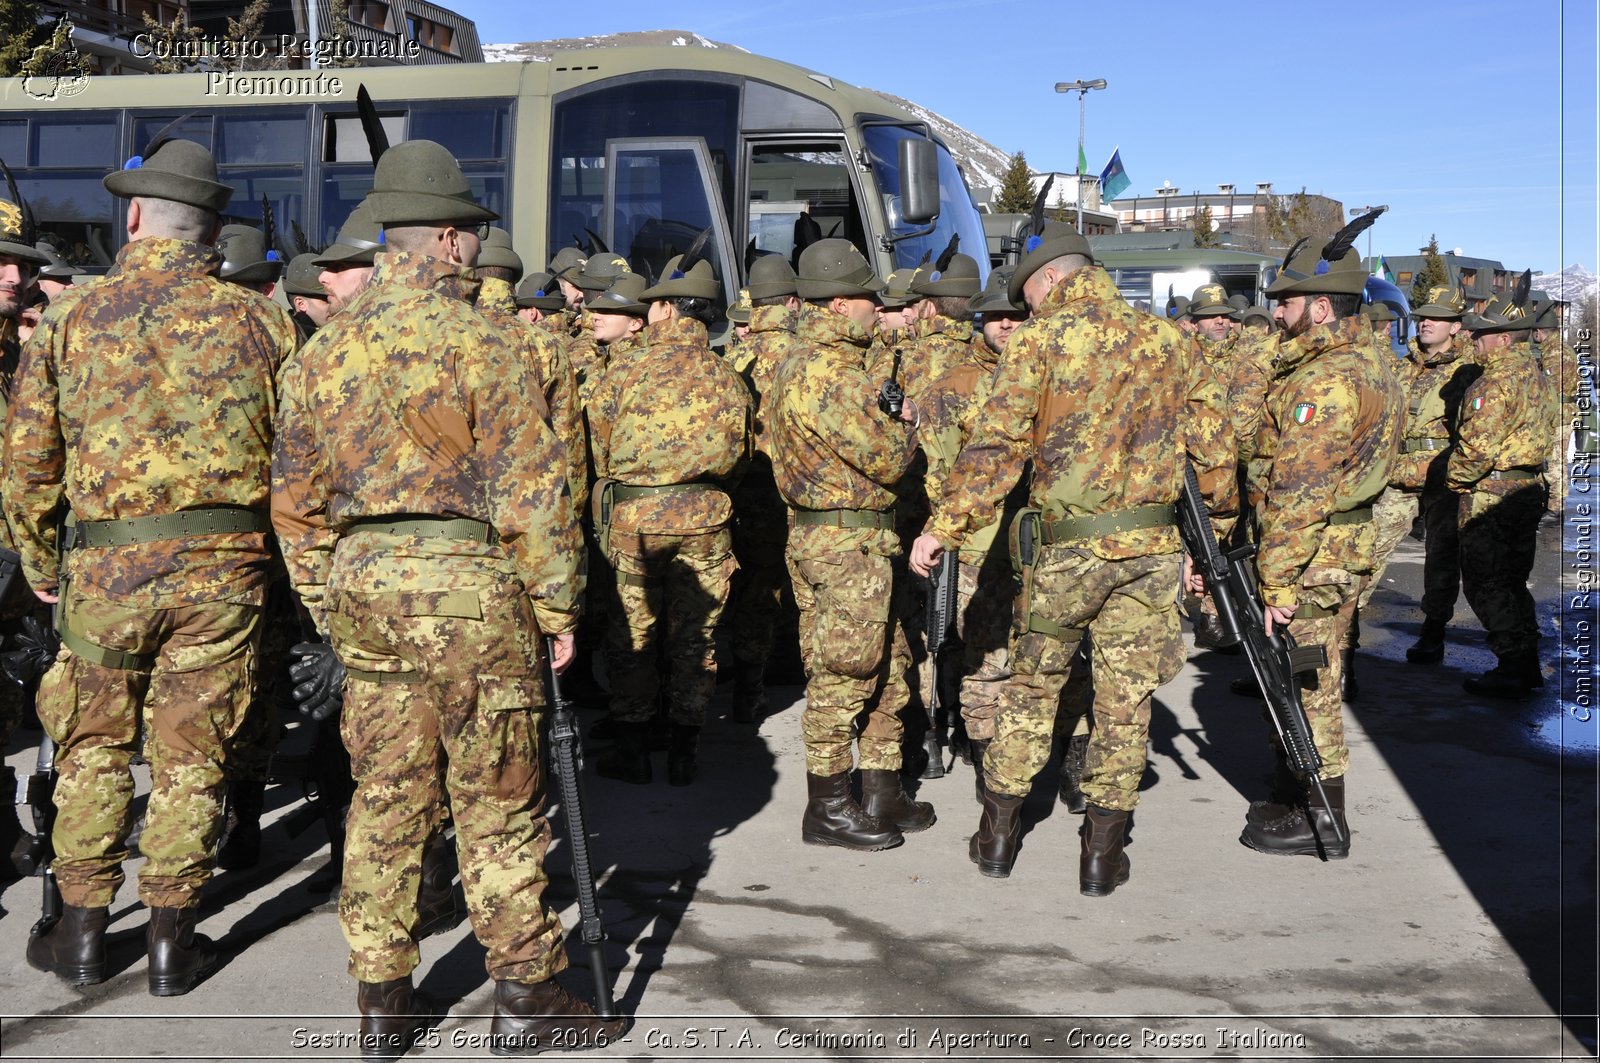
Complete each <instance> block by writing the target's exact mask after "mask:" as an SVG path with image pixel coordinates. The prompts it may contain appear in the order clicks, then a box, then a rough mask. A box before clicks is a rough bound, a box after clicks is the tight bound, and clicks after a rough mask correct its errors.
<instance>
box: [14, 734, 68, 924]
mask: <svg viewBox="0 0 1600 1063" xmlns="http://www.w3.org/2000/svg"><path fill="white" fill-rule="evenodd" d="M58 777H59V776H58V773H57V772H56V744H55V742H54V741H53V740H52V739H51V738H50V736H49V735H47V734H46V735H41V736H40V737H39V759H38V761H36V762H35V764H34V770H33V774H32V775H30V776H28V777H27V779H25V780H23V781H22V782H21V783H20V784H19V785H18V786H17V804H19V805H23V804H25V805H27V806H28V808H29V809H30V810H31V811H32V812H33V838H32V840H31V841H29V842H28V847H27V848H26V849H24V850H22V851H21V852H19V853H17V854H16V859H15V861H14V863H15V865H16V869H17V872H18V873H19V874H22V875H37V876H39V878H40V880H41V883H42V885H43V887H44V889H43V894H42V895H41V897H40V900H39V921H38V922H37V923H34V924H33V929H31V930H29V931H28V934H29V936H30V937H40V936H42V935H44V934H48V933H49V932H50V928H51V927H53V926H55V925H56V923H58V922H60V921H61V888H60V887H59V886H57V885H56V873H55V871H54V870H53V869H52V868H51V866H50V864H51V861H53V860H54V859H55V855H56V854H55V842H54V841H53V839H52V833H53V832H54V830H55V827H56V779H57V778H58Z"/></svg>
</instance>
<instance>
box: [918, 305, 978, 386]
mask: <svg viewBox="0 0 1600 1063" xmlns="http://www.w3.org/2000/svg"><path fill="white" fill-rule="evenodd" d="M974 335H975V333H974V331H973V328H972V322H971V321H970V320H967V321H957V320H955V319H954V318H948V317H945V316H943V315H942V314H941V315H937V316H935V317H931V318H928V319H927V320H924V321H918V322H917V325H916V336H917V338H916V341H915V342H914V343H913V344H912V345H911V348H910V349H909V350H908V351H907V352H906V355H905V359H904V365H903V366H902V367H901V373H902V374H903V375H904V377H905V379H904V380H902V381H901V382H900V383H901V387H903V388H905V389H906V394H907V395H910V396H911V397H912V398H913V399H914V400H916V401H917V402H921V401H922V395H923V392H925V391H926V390H927V388H928V386H929V385H930V384H932V383H933V382H934V381H935V380H938V379H939V378H940V377H942V376H944V375H945V374H946V373H948V372H949V371H950V370H952V369H954V368H955V367H956V366H958V365H960V364H961V362H962V361H963V360H964V359H966V358H967V357H968V355H969V352H970V350H971V348H972V339H973V336H974ZM980 342H981V338H980Z"/></svg>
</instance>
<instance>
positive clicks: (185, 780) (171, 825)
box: [38, 589, 261, 908]
mask: <svg viewBox="0 0 1600 1063" xmlns="http://www.w3.org/2000/svg"><path fill="white" fill-rule="evenodd" d="M251 598H253V596H249V597H246V598H237V599H232V600H228V601H222V602H208V603H206V604H204V605H191V606H182V607H179V608H175V609H150V608H134V607H131V606H127V605H122V604H119V603H116V602H109V601H106V600H104V599H101V598H91V597H89V596H87V595H85V594H82V593H81V592H79V591H77V590H76V589H73V590H71V591H69V601H68V603H67V605H68V616H69V617H70V620H71V626H72V630H73V631H74V632H76V633H77V634H78V635H79V636H80V637H81V638H84V639H86V640H87V641H89V642H91V643H94V644H95V645H97V646H103V647H106V648H107V649H113V650H122V651H124V652H127V653H133V654H140V655H154V657H155V663H154V665H153V666H152V667H151V668H150V669H148V670H145V671H125V670H123V669H119V668H108V667H105V666H104V665H99V664H94V663H92V662H90V661H87V660H85V659H84V658H82V657H80V656H78V655H77V654H75V653H73V652H72V651H71V650H69V649H67V648H66V647H62V649H61V653H60V656H59V657H57V658H56V664H55V666H54V667H53V668H51V669H50V671H48V672H46V673H45V676H44V678H43V679H42V680H41V681H40V684H39V699H38V708H39V720H40V722H41V723H42V724H43V725H44V727H45V730H46V731H47V732H48V733H49V735H50V737H51V738H53V739H55V740H56V743H57V750H56V768H57V770H59V771H60V773H61V776H60V781H59V782H58V783H57V785H56V812H57V815H56V828H55V834H54V841H55V849H56V859H55V864H54V865H53V866H54V867H55V872H56V882H57V883H59V884H60V886H61V896H62V898H63V899H64V900H65V901H66V902H67V903H68V904H71V905H75V906H78V907H89V908H95V907H100V906H103V905H108V904H110V903H111V902H112V899H113V898H115V896H116V893H117V889H118V888H119V887H120V886H121V885H122V879H123V875H122V862H123V861H124V860H125V859H127V856H128V850H127V839H128V830H129V828H130V827H131V826H132V813H131V806H132V802H133V774H132V772H131V771H130V770H129V763H130V761H131V760H132V758H133V754H134V753H135V752H136V751H137V750H138V742H139V730H140V724H141V722H142V723H143V725H144V729H145V731H146V738H145V744H144V756H145V759H146V760H148V761H149V764H150V801H149V804H148V805H147V807H146V809H145V828H144V834H143V836H142V839H141V841H140V843H139V848H140V850H141V851H142V852H143V853H144V856H145V858H146V859H145V865H144V868H143V869H142V870H141V871H140V872H139V899H140V900H142V901H143V902H144V903H145V904H147V905H150V906H151V907H159V908H188V907H193V906H195V905H197V904H199V903H200V887H201V886H203V885H205V883H206V880H207V879H209V878H210V877H211V863H212V860H213V859H214V858H215V856H216V846H217V838H218V835H219V834H220V833H221V830H222V790H223V762H224V758H225V754H226V750H227V748H228V745H229V742H230V741H231V740H232V738H233V736H234V734H235V733H236V732H237V731H238V729H239V724H240V721H241V720H243V719H244V714H245V709H246V708H247V707H248V706H249V704H250V694H251V691H252V690H253V689H254V687H255V672H256V644H257V642H258V640H259V638H260V629H261V606H260V605H258V604H255V602H254V601H253V600H251Z"/></svg>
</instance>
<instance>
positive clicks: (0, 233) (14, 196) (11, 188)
mask: <svg viewBox="0 0 1600 1063" xmlns="http://www.w3.org/2000/svg"><path fill="white" fill-rule="evenodd" d="M0 171H4V173H5V181H6V184H5V190H4V192H3V193H0V255H10V256H12V257H13V258H20V259H22V260H24V261H26V262H32V263H35V264H37V265H41V266H48V265H49V264H50V259H49V258H48V257H47V256H46V255H45V254H44V252H43V251H42V250H41V248H42V247H43V245H42V244H36V241H37V240H38V236H39V234H38V232H37V231H36V227H35V225H34V224H33V212H32V211H30V210H29V209H28V202H27V200H25V199H23V198H22V193H21V192H19V191H18V190H17V182H16V180H15V179H14V178H13V177H12V176H11V169H10V167H8V166H6V164H5V161H4V160H0Z"/></svg>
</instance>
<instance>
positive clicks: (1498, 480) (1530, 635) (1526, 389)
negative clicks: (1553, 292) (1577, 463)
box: [1445, 275, 1551, 698]
mask: <svg viewBox="0 0 1600 1063" xmlns="http://www.w3.org/2000/svg"><path fill="white" fill-rule="evenodd" d="M1527 281H1528V277H1527V276H1526V275H1524V277H1523V282H1522V287H1523V288H1524V289H1525V288H1526V286H1527ZM1521 295H1522V297H1521V298H1516V297H1507V296H1501V297H1500V298H1498V299H1496V300H1494V301H1493V302H1491V303H1490V304H1489V305H1488V306H1487V307H1485V308H1484V311H1483V313H1482V314H1479V315H1475V316H1473V317H1472V318H1470V319H1469V320H1468V321H1467V327H1468V328H1470V329H1471V330H1472V340H1473V343H1474V344H1476V346H1477V354H1478V363H1479V364H1480V365H1482V366H1483V372H1482V374H1481V375H1480V376H1479V377H1478V378H1477V379H1476V380H1474V381H1473V382H1472V383H1471V384H1470V385H1468V387H1467V389H1466V391H1465V392H1464V393H1463V394H1462V396H1461V404H1460V406H1459V407H1458V408H1457V410H1456V426H1455V427H1456V430H1455V443H1454V446H1453V447H1452V449H1451V450H1450V452H1449V455H1448V459H1447V460H1448V465H1447V467H1446V469H1445V486H1446V487H1448V488H1449V489H1450V490H1451V491H1454V492H1457V493H1458V494H1459V495H1460V498H1461V503H1460V509H1459V513H1460V540H1461V586H1462V590H1464V591H1465V592H1466V595H1467V604H1468V605H1470V606H1471V607H1472V611H1473V613H1475V614H1476V615H1477V617H1478V622H1479V623H1481V624H1482V625H1483V629H1484V631H1486V632H1487V633H1488V636H1489V637H1488V642H1489V649H1490V650H1492V651H1494V655H1495V657H1496V658H1497V663H1496V664H1495V666H1494V667H1493V668H1492V669H1490V670H1489V671H1487V672H1485V673H1484V674H1483V675H1481V676H1477V677H1474V678H1469V679H1467V680H1466V681H1465V682H1464V684H1463V685H1464V686H1465V687H1466V689H1467V691H1468V692H1469V693H1473V694H1484V695H1487V696H1489V697H1495V698H1521V697H1524V696H1525V695H1526V694H1527V693H1528V691H1530V690H1532V689H1535V688H1537V687H1542V686H1544V675H1543V673H1542V672H1541V670H1540V667H1539V621H1538V617H1537V616H1536V615H1535V613H1534V607H1533V595H1531V594H1530V593H1528V576H1529V574H1530V573H1532V571H1533V559H1534V553H1535V546H1536V539H1535V536H1536V533H1537V530H1538V527H1539V520H1540V518H1541V517H1542V516H1543V514H1544V507H1545V502H1546V497H1545V496H1546V491H1547V488H1546V486H1545V481H1544V461H1545V458H1546V457H1547V456H1548V455H1549V453H1550V421H1551V417H1550V412H1549V406H1550V395H1549V390H1548V385H1547V384H1546V382H1545V379H1544V374H1543V373H1541V372H1540V370H1539V364H1538V361H1537V358H1536V353H1535V352H1536V350H1537V348H1536V347H1534V345H1533V336H1532V334H1533V327H1534V324H1535V317H1534V314H1533V313H1532V311H1531V309H1530V308H1529V307H1528V306H1527V305H1526V302H1525V299H1526V293H1525V292H1523V293H1521Z"/></svg>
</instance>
